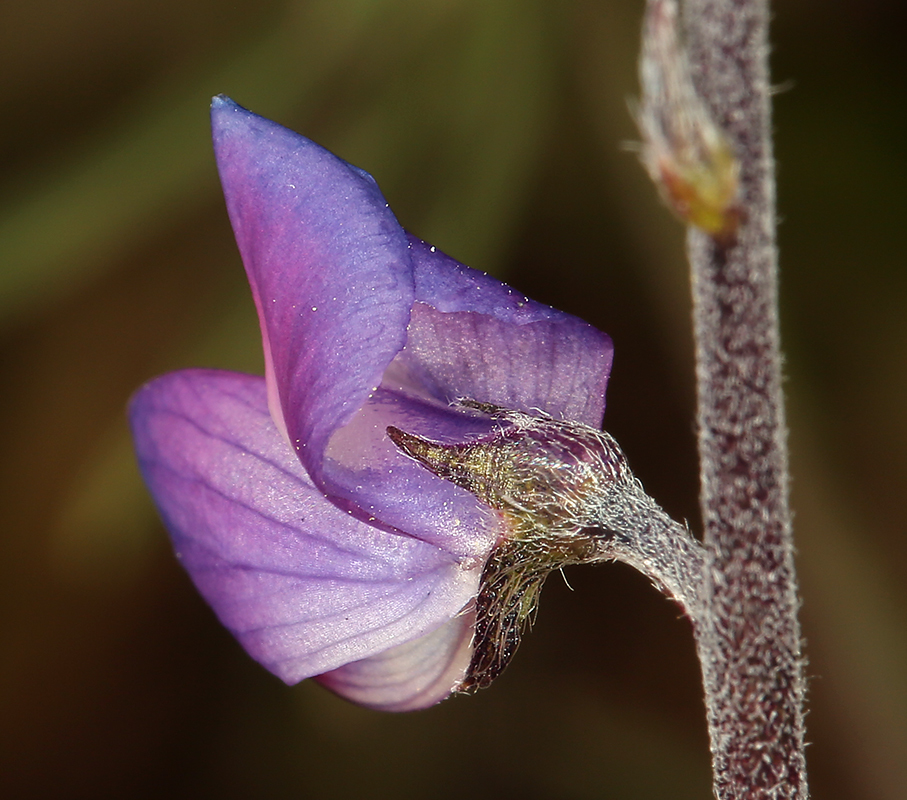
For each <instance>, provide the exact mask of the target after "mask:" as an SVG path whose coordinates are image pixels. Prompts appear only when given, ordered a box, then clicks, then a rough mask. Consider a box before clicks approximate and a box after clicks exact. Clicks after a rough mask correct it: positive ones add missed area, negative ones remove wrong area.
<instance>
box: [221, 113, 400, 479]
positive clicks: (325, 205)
mask: <svg viewBox="0 0 907 800" xmlns="http://www.w3.org/2000/svg"><path fill="white" fill-rule="evenodd" d="M211 117H212V127H213V135H214V148H215V154H216V157H217V164H218V169H219V171H220V176H221V183H222V184H223V188H224V195H225V197H226V201H227V210H228V212H229V215H230V221H231V223H232V224H233V230H234V232H235V234H236V240H237V243H238V245H239V250H240V253H241V254H242V259H243V263H244V264H245V267H246V271H247V273H248V276H249V282H250V283H251V285H252V292H253V295H254V296H255V303H256V306H257V308H258V313H259V318H260V322H261V328H262V338H263V340H264V346H265V356H266V379H267V381H268V392H269V404H270V408H271V412H272V414H273V416H274V419H275V422H276V423H277V425H278V427H280V428H282V429H283V430H284V432H285V434H286V435H287V436H288V438H289V440H290V442H291V444H292V445H293V446H294V447H296V448H297V450H298V454H299V457H300V458H301V460H302V462H303V463H304V464H305V466H306V468H307V469H308V470H309V473H310V474H311V475H312V476H313V478H314V479H315V481H316V483H320V482H321V466H322V456H323V453H324V449H325V447H326V446H327V442H328V439H329V438H330V436H331V434H332V433H333V431H334V430H335V429H336V428H337V427H339V426H341V425H343V424H345V423H346V422H348V421H349V420H350V419H351V418H352V417H353V415H355V413H356V412H357V411H358V410H359V408H360V407H361V406H362V403H363V402H364V401H365V399H366V397H367V396H368V394H369V392H370V391H371V390H373V389H374V388H375V387H376V386H377V385H378V383H379V382H380V380H381V375H382V373H383V372H384V369H385V368H386V367H387V365H388V364H389V363H390V361H391V359H392V358H393V357H394V355H395V354H396V353H397V352H398V351H399V350H400V349H401V348H402V347H403V344H404V341H405V337H406V326H407V324H408V322H409V314H410V308H411V307H412V302H413V279H412V264H411V260H410V255H409V250H408V244H407V240H406V235H405V233H404V232H403V230H402V228H400V225H399V224H398V222H397V220H396V218H395V217H394V215H393V213H392V212H391V210H390V209H389V208H388V205H387V202H386V201H385V199H384V196H383V195H382V194H381V192H380V190H379V189H378V186H377V184H376V183H375V181H374V179H372V177H371V176H370V175H368V174H367V173H365V172H363V171H362V170H360V169H357V168H356V167H353V166H351V165H350V164H347V163H346V162H345V161H343V160H342V159H340V158H337V157H336V156H334V155H333V154H331V153H329V152H328V151H327V150H325V149H324V148H323V147H320V146H318V145H317V144H315V143H314V142H311V141H310V140H308V139H306V138H305V137H304V136H300V135H299V134H297V133H294V132H293V131H290V130H288V129H287V128H284V127H282V126H281V125H278V124H277V123H275V122H271V121H270V120H267V119H264V118H263V117H259V116H258V115H256V114H253V113H251V112H249V111H247V110H246V109H244V108H241V107H240V106H238V105H237V104H236V103H234V102H233V101H232V100H230V99H228V98H225V97H218V98H215V100H214V102H213V103H212V107H211Z"/></svg>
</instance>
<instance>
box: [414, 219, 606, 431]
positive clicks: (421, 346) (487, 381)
mask: <svg viewBox="0 0 907 800" xmlns="http://www.w3.org/2000/svg"><path fill="white" fill-rule="evenodd" d="M410 249H411V253H412V256H413V267H414V270H415V282H416V305H415V307H414V309H413V314H412V318H411V321H410V326H409V338H408V339H407V343H406V349H405V351H404V352H403V353H401V355H400V356H399V357H398V362H402V363H404V364H405V366H406V372H407V373H408V374H409V376H410V380H411V381H412V382H414V383H419V384H421V385H423V386H424V387H426V388H428V389H429V391H430V392H431V393H432V394H433V395H434V396H435V397H436V398H437V399H440V400H445V401H448V402H449V401H452V400H455V399H457V398H460V397H469V398H472V399H474V400H478V401H481V402H488V403H494V404H496V405H501V406H505V407H507V408H512V409H517V410H520V411H527V412H528V411H532V410H533V409H541V410H542V411H545V412H547V413H548V414H551V415H552V416H562V417H564V418H566V419H572V420H577V421H579V422H583V423H585V424H587V425H592V426H594V427H600V426H601V422H602V416H603V414H604V410H605V389H606V388H607V383H608V376H609V374H610V371H611V361H612V357H613V352H614V347H613V345H612V343H611V338H610V337H609V336H608V335H607V334H604V333H602V332H601V331H599V330H597V329H596V328H594V327H593V326H592V325H589V324H588V323H586V322H583V320H581V319H578V318H577V317H574V316H571V315H570V314H565V313H564V312H562V311H558V310H556V309H554V308H551V307H550V306H546V305H542V304H541V303H537V302H535V301H534V300H530V299H529V298H528V297H526V296H524V295H523V294H521V293H520V292H517V291H516V290H514V289H512V288H511V287H509V286H507V285H505V284H503V283H501V282H500V281H498V280H497V279H495V278H492V277H491V276H489V275H486V274H485V273H482V272H478V271H476V270H473V269H470V268H469V267H466V266H464V265H463V264H460V263H459V262H458V261H456V260H454V259H453V258H451V257H450V256H447V255H445V254H444V253H442V252H441V251H440V250H438V249H437V248H435V247H432V246H431V245H428V244H426V243H425V242H423V241H421V240H420V239H417V238H416V237H413V236H410Z"/></svg>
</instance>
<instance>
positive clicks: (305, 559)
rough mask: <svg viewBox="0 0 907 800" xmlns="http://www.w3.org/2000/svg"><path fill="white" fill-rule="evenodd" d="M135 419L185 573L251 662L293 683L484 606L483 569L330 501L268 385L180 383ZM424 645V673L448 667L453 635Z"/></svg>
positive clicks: (142, 398) (175, 380) (388, 671)
mask: <svg viewBox="0 0 907 800" xmlns="http://www.w3.org/2000/svg"><path fill="white" fill-rule="evenodd" d="M131 419H132V426H133V434H134V437H135V440H136V448H137V452H138V454H139V461H140V465H141V468H142V472H143V474H144V477H145V480H146V482H147V483H148V486H149V488H150V489H151V491H152V494H153V495H154V497H155V498H156V501H157V503H158V507H159V510H160V512H161V515H162V517H163V518H164V520H165V522H166V524H167V527H168V528H169V529H170V532H171V535H172V537H173V541H174V546H175V548H176V551H177V554H178V556H179V558H180V559H181V560H182V562H183V565H184V566H185V567H186V569H187V570H188V572H189V574H190V575H191V576H192V579H193V581H194V582H195V584H196V586H197V587H198V589H199V591H200V592H201V594H202V595H203V596H204V597H205V599H206V600H207V601H208V603H209V604H210V605H211V606H212V608H213V609H214V611H215V612H216V613H217V615H218V617H219V618H220V619H221V621H222V622H223V623H224V625H225V626H226V627H227V628H229V629H230V630H231V631H232V632H233V633H234V635H235V636H236V637H237V638H238V639H239V641H240V642H241V643H242V645H243V646H244V647H245V648H246V650H247V651H248V652H249V653H250V655H252V657H253V658H255V659H256V660H258V661H259V662H260V663H262V664H263V665H264V666H265V667H267V668H268V669H270V670H271V671H272V672H274V673H275V674H276V675H278V676H279V677H280V678H282V679H283V680H285V681H286V682H288V683H292V682H296V681H298V680H301V679H303V678H306V677H309V676H312V675H318V674H321V673H324V672H327V671H330V670H336V669H338V668H339V667H342V666H343V665H345V664H349V663H351V662H359V661H362V660H364V659H369V658H372V657H374V656H376V655H378V654H380V653H382V652H384V651H387V650H389V649H390V648H396V647H398V646H400V645H403V644H405V643H406V642H410V641H412V640H414V639H417V638H419V637H422V636H425V635H426V634H430V633H432V632H433V631H436V630H439V629H440V628H441V626H442V625H443V624H444V623H446V622H448V621H449V620H451V619H452V618H455V617H457V615H458V614H459V613H460V612H461V610H462V609H463V608H464V607H465V606H467V604H468V603H469V602H470V600H471V599H472V598H473V597H475V594H476V591H477V588H478V582H479V576H480V573H481V569H482V565H483V560H482V558H478V557H477V558H462V559H456V558H454V557H452V556H451V555H450V554H449V553H446V552H444V551H442V550H440V549H439V548H436V547H433V546H431V545H429V544H426V543H424V542H421V541H419V540H417V539H414V538H412V537H409V536H401V535H399V534H395V533H391V532H387V531H384V530H380V529H378V528H376V527H372V526H370V525H367V524H365V523H363V522H361V521H359V520H358V519H356V518H355V517H353V516H351V515H349V514H347V513H344V512H343V511H341V510H340V509H338V508H337V507H336V506H335V505H333V504H332V503H330V502H328V501H327V500H326V499H325V498H324V497H323V495H322V494H321V493H320V492H319V491H318V490H317V489H316V488H315V487H314V486H313V484H312V482H311V481H310V480H309V478H308V476H307V475H306V473H305V471H304V470H303V468H302V467H301V465H300V463H299V461H298V460H297V459H296V458H295V457H294V454H293V452H292V451H291V450H290V448H289V447H288V446H287V444H286V442H285V440H284V439H283V437H282V436H281V434H280V433H279V432H278V430H277V428H276V427H275V425H274V423H273V421H272V419H271V417H270V414H269V412H268V407H267V393H266V388H265V383H264V381H263V380H262V379H261V378H255V377H251V376H246V375H239V374H236V373H228V372H216V371H202V370H191V371H185V372H179V373H173V374H171V375H167V376H164V377H163V378H159V379H157V380H156V381H153V382H152V383H150V384H148V385H147V386H145V387H144V388H143V389H141V390H140V391H139V393H138V394H137V395H136V397H135V398H134V399H133V402H132V406H131ZM426 641H429V642H430V641H435V642H436V643H437V645H438V648H439V651H438V653H437V654H435V655H434V656H433V655H432V654H431V653H429V652H428V649H422V648H423V645H419V656H418V659H419V661H420V663H423V664H425V665H426V666H425V669H423V672H424V673H427V672H430V671H431V669H432V667H431V666H430V662H432V659H433V658H434V659H435V663H436V664H438V665H440V663H441V662H443V661H444V659H445V658H448V659H449V658H451V657H452V656H451V647H452V645H451V644H450V642H451V639H450V636H449V635H448V634H443V635H442V634H438V636H437V637H436V638H435V639H428V640H426ZM425 647H426V648H427V647H428V645H425ZM384 663H385V666H384V667H383V668H382V669H383V670H384V672H383V674H384V678H383V679H382V680H384V681H385V682H388V681H390V682H392V681H393V679H394V676H393V674H392V664H393V663H398V664H401V668H404V667H405V669H404V672H405V674H404V675H403V676H402V677H401V680H403V682H404V683H403V685H407V686H411V687H412V691H413V692H415V693H417V694H420V693H421V692H423V691H424V690H425V681H424V680H423V681H421V682H420V681H419V680H416V679H415V678H413V675H414V674H415V672H414V670H415V671H416V672H417V671H418V669H421V668H419V667H418V665H415V662H414V661H412V660H410V662H406V660H405V659H404V660H403V661H393V660H392V659H391V658H390V656H389V657H388V658H387V659H386V660H385V662H384ZM436 672H439V674H440V673H443V669H441V668H440V666H439V667H438V668H437V669H436ZM351 674H352V673H351ZM413 681H415V682H413ZM403 694H405V691H403ZM376 696H377V695H376ZM382 696H383V695H382ZM420 696H421V694H420ZM382 702H383V701H382ZM394 702H398V703H402V704H405V703H406V702H407V699H406V698H405V697H404V696H403V695H402V694H401V695H400V696H399V697H397V698H396V699H395V700H394ZM414 702H421V701H417V700H415V699H414Z"/></svg>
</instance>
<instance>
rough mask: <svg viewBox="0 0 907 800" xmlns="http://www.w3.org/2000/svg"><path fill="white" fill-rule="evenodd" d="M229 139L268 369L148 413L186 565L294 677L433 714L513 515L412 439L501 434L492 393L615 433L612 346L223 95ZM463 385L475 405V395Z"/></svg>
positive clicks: (162, 399) (154, 476) (152, 394)
mask: <svg viewBox="0 0 907 800" xmlns="http://www.w3.org/2000/svg"><path fill="white" fill-rule="evenodd" d="M212 122H213V129H214V146H215V151H216V156H217V163H218V168H219V170H220V176H221V181H222V184H223V188H224V193H225V196H226V201H227V209H228V211H229V215H230V220H231V222H232V224H233V229H234V231H235V233H236V239H237V242H238V244H239V249H240V252H241V254H242V258H243V262H244V264H245V268H246V272H247V274H248V278H249V282H250V284H251V287H252V294H253V296H254V299H255V304H256V307H257V309H258V314H259V319H260V323H261V331H262V339H263V343H264V352H265V377H264V378H261V377H257V376H250V375H243V374H239V373H233V372H222V371H214V370H185V371H181V372H175V373H172V374H169V375H165V376H163V377H160V378H158V379H156V380H154V381H152V382H151V383H149V384H147V385H146V386H144V387H143V388H142V389H141V390H139V392H138V393H137V394H136V396H135V397H134V399H133V401H132V405H131V412H130V413H131V421H132V428H133V433H134V437H135V443H136V450H137V452H138V458H139V462H140V465H141V469H142V473H143V475H144V478H145V481H146V483H147V484H148V486H149V488H150V490H151V493H152V495H153V496H154V498H155V501H156V503H157V506H158V509H159V510H160V513H161V515H162V517H163V519H164V521H165V523H166V525H167V528H168V529H169V531H170V533H171V536H172V539H173V544H174V548H175V550H176V553H177V557H178V558H179V559H180V560H181V562H182V564H183V566H184V567H185V568H186V569H187V570H188V572H189V574H190V576H191V577H192V580H193V581H194V582H195V584H196V586H197V587H198V589H199V591H200V592H201V594H202V595H203V596H204V598H205V599H206V600H207V602H208V603H209V604H210V605H211V607H212V608H213V609H214V611H215V613H216V614H217V616H218V617H219V618H220V620H221V622H223V624H224V625H225V626H226V627H227V628H228V629H229V630H230V631H231V632H232V633H233V634H234V635H235V636H236V638H237V639H238V640H239V642H240V643H241V644H242V646H243V647H244V648H245V649H246V650H247V651H248V653H249V654H250V655H251V656H252V657H253V658H255V659H256V660H257V661H259V662H260V663H261V664H263V665H264V666H265V667H266V668H267V669H269V670H270V671H271V672H273V673H274V674H275V675H277V676H278V677H280V678H282V679H283V680H284V681H286V682H287V683H295V682H297V681H300V680H302V679H304V678H308V677H311V676H318V680H319V681H320V682H322V683H323V684H324V685H326V686H327V687H329V688H330V689H332V690H333V691H335V692H337V693H338V694H340V695H342V696H345V697H347V698H349V699H351V700H353V701H355V702H358V703H361V704H363V705H367V706H372V707H375V708H382V709H387V710H408V709H416V708H423V707H425V706H428V705H431V704H433V703H436V702H438V701H439V700H441V699H443V698H444V697H446V696H447V695H448V694H450V693H451V692H452V691H454V690H456V689H457V688H458V687H459V686H460V685H461V684H462V682H463V681H464V677H465V676H466V673H467V670H468V667H469V664H470V661H471V659H472V655H473V654H472V650H473V635H474V628H475V599H476V596H477V594H478V592H479V588H480V580H481V576H482V571H483V567H484V565H485V564H486V562H487V561H488V559H489V556H490V554H491V553H492V552H493V550H494V548H496V547H497V546H498V545H499V544H500V543H501V542H502V541H505V540H506V538H507V536H508V530H509V528H508V523H507V520H506V518H505V516H504V515H502V514H500V513H498V512H496V511H494V510H492V509H491V508H489V507H488V506H486V505H484V504H483V503H482V502H481V501H480V500H479V499H478V498H477V497H476V496H474V495H473V494H471V493H470V492H468V491H466V490H465V489H463V488H461V487H459V486H457V485H455V484H454V483H451V482H449V481H445V480H442V479H441V478H439V477H437V476H436V475H434V474H432V473H431V472H430V471H428V470H426V469H425V468H424V467H423V466H422V465H421V464H419V463H418V462H417V461H415V460H414V459H412V458H410V457H409V456H408V455H406V454H405V453H404V452H402V451H401V450H400V449H399V448H398V447H397V446H396V445H395V444H394V442H393V441H391V439H390V438H389V437H388V435H387V429H388V427H390V426H393V427H394V428H396V429H400V430H403V431H406V432H408V433H410V434H413V435H416V436H421V437H425V438H426V439H430V440H431V441H434V442H439V443H447V444H462V443H465V442H469V441H475V440H476V439H479V438H482V437H485V438H487V436H488V435H489V434H491V433H493V431H494V430H495V426H499V424H500V423H499V422H497V421H496V420H494V419H493V418H491V417H489V415H488V414H483V413H481V406H480V405H478V404H483V403H484V404H496V405H499V406H503V407H506V408H508V409H513V410H515V411H524V412H539V411H541V412H543V413H545V414H548V415H551V416H553V417H557V418H563V419H568V420H575V421H578V422H581V423H585V424H588V425H591V426H594V427H596V428H598V427H599V426H600V424H601V420H602V415H603V412H604V393H605V386H606V382H607V378H608V373H609V370H610V366H611V355H612V347H611V341H610V339H609V338H608V337H607V336H606V335H605V334H603V333H601V332H599V331H598V330H596V329H594V328H593V327H591V326H589V325H588V324H586V323H584V322H582V321H581V320H579V319H576V318H575V317H572V316H569V315H567V314H564V313H562V312H560V311H557V310H555V309H552V308H550V307H548V306H544V305H540V304H538V303H536V302H534V301H532V300H529V299H528V298H526V297H524V296H523V295H522V294H520V293H519V292H517V291H515V290H513V289H511V288H509V287H507V286H505V285H504V284H502V283H500V282H499V281H497V280H495V279H494V278H491V277H489V276H488V275H486V274H483V273H481V272H476V271H474V270H472V269H469V268H468V267H465V266H463V265H462V264H460V263H458V262H457V261H455V260H454V259H452V258H450V257H448V256H446V255H444V254H443V253H441V252H440V251H439V250H437V249H436V248H434V247H432V246H430V245H428V244H426V243H425V242H423V241H421V240H419V239H417V238H415V237H413V236H410V235H408V234H407V233H406V232H405V231H404V230H403V229H402V228H401V227H400V225H399V223H398V222H397V220H396V219H395V217H394V215H393V213H392V212H391V211H390V209H389V207H388V204H387V202H386V201H385V199H384V197H383V196H382V194H381V192H380V191H379V189H378V187H377V185H376V183H375V181H374V179H372V177H371V176H370V175H368V174H367V173H365V172H363V171H362V170H360V169H357V168H356V167H353V166H351V165H350V164H347V163H346V162H345V161H343V160H341V159H339V158H337V157H336V156H334V155H332V154H331V153H329V152H328V151H326V150H324V149H323V148H321V147H319V146H318V145H316V144H314V143H313V142H311V141H309V140H308V139H306V138H304V137H302V136H300V135H298V134H296V133H293V132H292V131H289V130H287V129H286V128H283V127H281V126H279V125H277V124H276V123H274V122H271V121H269V120H266V119H264V118H262V117H259V116H257V115H255V114H252V113H250V112H249V111H246V110H245V109H243V108H241V107H240V106H238V105H236V104H235V103H234V102H232V101H231V100H229V99H227V98H224V97H218V98H216V99H215V100H214V103H213V106H212ZM464 398H469V399H470V400H473V401H476V402H475V403H470V404H463V403H458V402H457V401H460V400H462V399H464Z"/></svg>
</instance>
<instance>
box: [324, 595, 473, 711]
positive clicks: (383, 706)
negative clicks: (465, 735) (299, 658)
mask: <svg viewBox="0 0 907 800" xmlns="http://www.w3.org/2000/svg"><path fill="white" fill-rule="evenodd" d="M474 628H475V615H474V614H473V613H472V612H470V613H467V614H464V615H462V616H460V617H457V618H455V619H452V620H450V622H447V623H445V624H444V625H442V626H441V627H440V628H438V629H437V630H435V631H432V632H431V633H429V634H426V635H425V636H422V637H420V638H418V639H414V640H413V641H411V642H407V643H406V644H401V645H398V646H397V647H393V648H391V649H390V650H386V651H385V652H383V653H379V654H378V655H376V656H372V657H371V658H366V659H364V660H362V661H354V662H353V663H352V664H347V665H346V666H343V667H340V669H335V670H333V671H331V672H328V673H327V674H325V675H321V676H319V677H318V682H319V683H321V684H323V685H324V686H326V687H327V688H328V689H330V690H331V691H333V692H336V693H337V694H339V695H341V696H342V697H345V698H347V700H352V701H353V702H354V703H359V704H360V705H364V706H370V707H371V708H375V709H380V710H381V711H415V710H417V709H420V708H428V706H432V705H434V704H435V703H438V702H440V701H441V700H443V699H444V698H445V697H447V696H448V695H450V693H451V692H453V691H455V690H456V688H457V687H458V686H459V685H460V683H461V682H462V680H463V678H464V676H465V675H466V670H467V669H468V667H469V662H470V661H471V659H472V634H473V630H474Z"/></svg>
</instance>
